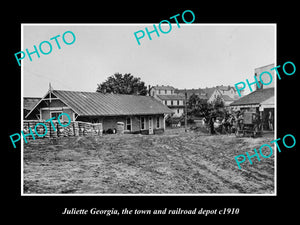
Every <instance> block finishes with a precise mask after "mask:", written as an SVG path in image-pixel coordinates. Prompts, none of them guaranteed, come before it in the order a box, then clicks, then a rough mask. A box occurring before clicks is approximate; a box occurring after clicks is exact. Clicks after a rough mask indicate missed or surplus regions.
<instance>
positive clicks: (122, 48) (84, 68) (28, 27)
mask: <svg viewBox="0 0 300 225" xmlns="http://www.w3.org/2000/svg"><path fill="white" fill-rule="evenodd" d="M156 24H157V23H156ZM145 27H148V29H149V30H152V29H153V24H135V25H132V24H128V25H116V24H115V25H112V24H104V25H103V24H102V25H101V24H98V25H89V24H80V25H74V24H70V25H68V24H64V25H57V24H53V25H49V24H47V25H43V24H37V25H32V24H23V43H22V46H23V47H22V50H23V51H25V49H26V48H28V50H29V52H31V51H33V50H34V48H33V45H36V46H37V48H38V46H39V44H40V42H42V41H50V38H52V37H54V36H57V35H60V36H62V34H63V33H64V32H66V31H72V32H73V33H74V34H75V36H76V41H75V42H74V44H72V45H66V44H64V42H63V41H62V39H61V37H59V38H58V39H57V40H58V41H59V43H60V46H61V49H60V50H58V49H57V45H56V43H55V41H54V40H52V41H50V43H52V48H53V49H52V52H51V53H50V54H49V55H43V54H41V53H40V58H38V57H37V56H36V54H33V55H32V56H31V57H32V62H30V60H29V59H28V56H27V55H26V58H25V59H24V60H22V71H23V93H24V96H25V97H42V96H43V95H45V93H46V92H47V90H48V87H49V82H51V85H52V87H53V89H60V90H74V91H92V92H93V91H96V88H97V84H99V83H101V82H103V81H105V80H106V78H107V77H108V76H111V75H113V74H114V73H116V72H119V73H122V74H124V73H131V74H132V75H134V76H137V77H140V78H141V80H142V81H144V82H145V83H146V85H156V84H158V85H171V86H173V87H175V88H205V87H212V86H216V85H222V84H223V85H232V86H233V85H234V84H235V83H238V82H240V81H244V80H245V79H247V78H248V79H249V80H253V75H254V69H255V68H256V67H261V66H264V65H267V64H271V63H276V62H275V53H276V52H275V41H276V30H275V26H274V25H273V24H264V25H261V24H252V25H250V24H248V25H243V24H235V25H234V24H228V25H220V24H219V25H216V24H189V25H185V24H180V28H178V27H177V25H176V23H175V24H173V26H172V30H171V32H170V33H168V34H162V33H160V37H157V36H156V34H155V33H152V34H151V36H152V40H149V39H148V37H147V35H145V37H144V38H143V39H140V42H141V45H138V43H137V41H136V39H135V37H134V32H136V31H138V30H144V31H145ZM167 28H168V27H164V28H163V29H164V30H167ZM66 37H67V35H66ZM44 48H45V49H44V51H46V50H47V46H46V44H45V45H44ZM16 63H17V62H16Z"/></svg>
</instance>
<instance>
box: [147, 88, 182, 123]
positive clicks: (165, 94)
mask: <svg viewBox="0 0 300 225" xmlns="http://www.w3.org/2000/svg"><path fill="white" fill-rule="evenodd" d="M150 96H153V97H154V98H156V99H157V100H159V101H160V102H162V103H163V104H164V105H166V106H168V107H169V108H170V109H171V110H172V111H173V112H174V115H173V116H174V117H181V116H182V115H183V113H184V99H185V97H184V95H183V94H177V93H175V88H174V87H172V86H169V85H167V86H164V85H156V86H152V87H151V88H150Z"/></svg>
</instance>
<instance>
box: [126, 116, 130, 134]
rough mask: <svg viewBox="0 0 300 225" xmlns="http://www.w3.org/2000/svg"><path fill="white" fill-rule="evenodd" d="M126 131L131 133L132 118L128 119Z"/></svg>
mask: <svg viewBox="0 0 300 225" xmlns="http://www.w3.org/2000/svg"><path fill="white" fill-rule="evenodd" d="M126 130H129V131H131V118H130V117H127V118H126Z"/></svg>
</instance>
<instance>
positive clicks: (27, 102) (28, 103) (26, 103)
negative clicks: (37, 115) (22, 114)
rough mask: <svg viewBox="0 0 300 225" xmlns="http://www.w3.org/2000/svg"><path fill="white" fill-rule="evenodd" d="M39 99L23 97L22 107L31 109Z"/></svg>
mask: <svg viewBox="0 0 300 225" xmlns="http://www.w3.org/2000/svg"><path fill="white" fill-rule="evenodd" d="M40 100H41V98H35V97H24V98H23V109H26V110H31V109H32V108H33V107H34V106H35V105H36V104H37V103H38V102H39V101H40Z"/></svg>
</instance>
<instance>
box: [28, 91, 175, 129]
mask: <svg viewBox="0 0 300 225" xmlns="http://www.w3.org/2000/svg"><path fill="white" fill-rule="evenodd" d="M61 113H67V114H68V115H69V116H70V118H71V120H72V121H84V122H92V123H102V127H103V131H104V132H105V131H106V130H108V129H112V130H114V129H117V128H118V126H117V124H122V123H123V124H124V132H125V133H150V134H151V133H161V132H163V131H164V130H165V116H166V115H167V114H172V113H173V112H172V110H170V109H169V108H168V107H166V106H165V105H163V104H162V103H160V102H159V101H158V100H156V99H155V98H153V97H150V96H140V95H123V94H110V93H106V94H103V93H99V92H81V91H62V90H51V91H50V90H49V91H48V92H47V93H46V95H45V96H44V97H43V98H42V99H40V101H39V102H38V103H37V104H36V105H35V106H34V107H33V108H32V110H31V111H30V112H29V113H28V114H27V115H26V116H25V119H26V120H47V119H49V118H52V117H56V118H57V116H58V115H59V114H61ZM62 120H68V119H67V118H66V117H65V116H63V117H62ZM120 122H121V123H120Z"/></svg>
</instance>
